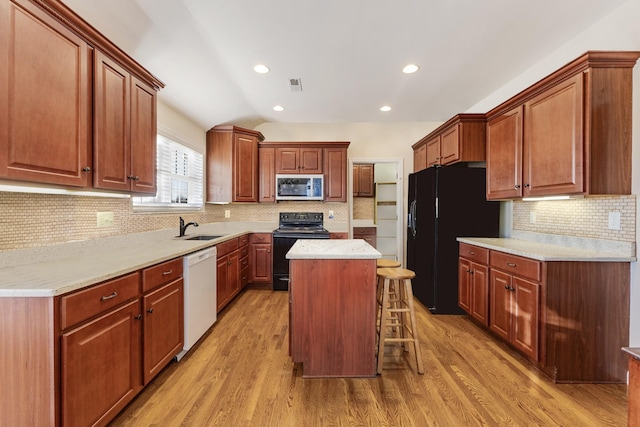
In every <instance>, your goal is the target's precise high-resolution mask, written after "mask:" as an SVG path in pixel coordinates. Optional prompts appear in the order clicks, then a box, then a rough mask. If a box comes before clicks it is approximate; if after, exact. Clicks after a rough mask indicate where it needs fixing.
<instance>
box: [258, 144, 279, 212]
mask: <svg viewBox="0 0 640 427" xmlns="http://www.w3.org/2000/svg"><path fill="white" fill-rule="evenodd" d="M258 171H259V176H260V182H259V185H260V189H259V192H258V194H259V199H258V201H259V202H275V201H276V149H275V148H272V147H259V148H258Z"/></svg>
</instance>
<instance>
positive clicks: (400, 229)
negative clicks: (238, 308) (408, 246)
mask: <svg viewBox="0 0 640 427" xmlns="http://www.w3.org/2000/svg"><path fill="white" fill-rule="evenodd" d="M354 163H355V164H358V163H374V164H376V163H395V165H396V213H397V216H398V219H397V221H396V235H397V236H398V238H397V239H396V245H397V247H396V253H397V256H398V260H399V261H400V262H402V263H404V262H405V253H404V250H405V241H404V239H405V236H404V220H403V219H404V203H405V202H404V178H403V177H404V169H403V159H402V158H377V157H353V158H351V157H350V158H349V164H348V168H347V202H348V205H349V222H348V228H349V238H350V239H352V238H353V227H352V226H351V221H352V220H353V165H354Z"/></svg>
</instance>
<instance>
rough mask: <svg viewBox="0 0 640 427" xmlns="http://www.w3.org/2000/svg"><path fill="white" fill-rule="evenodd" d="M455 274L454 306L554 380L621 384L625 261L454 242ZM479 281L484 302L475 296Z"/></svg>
mask: <svg viewBox="0 0 640 427" xmlns="http://www.w3.org/2000/svg"><path fill="white" fill-rule="evenodd" d="M483 253H486V254H487V255H486V256H485V255H483ZM484 259H486V261H483V260H484ZM485 268H488V283H487V281H486V280H485V279H484V278H482V276H484V277H487V273H486V272H485V270H484V269H485ZM459 272H460V276H459V280H460V282H459V284H458V285H459V305H460V307H462V308H463V309H464V310H465V311H467V313H469V315H471V316H472V317H474V318H475V319H478V320H479V321H480V322H481V323H483V324H485V325H486V326H488V329H489V330H490V331H491V332H492V333H493V334H495V336H497V337H499V338H500V339H502V340H504V341H505V342H507V343H509V345H511V346H512V347H513V348H515V349H517V350H518V351H519V352H520V353H522V354H523V355H525V356H527V357H528V358H529V359H530V360H532V361H533V362H535V363H537V364H538V366H539V368H540V369H541V370H542V371H543V372H544V373H545V374H547V375H548V376H549V377H550V378H551V379H552V380H553V381H555V382H558V383H625V382H626V380H627V378H626V375H627V364H626V359H625V357H624V355H623V354H622V352H621V351H620V349H621V348H622V347H625V346H627V345H628V342H629V283H630V263H629V262H587V261H538V260H535V259H531V258H525V257H521V256H516V255H511V254H507V253H505V252H502V251H498V250H488V249H485V248H481V247H477V246H474V245H468V244H464V243H461V244H460V258H459ZM471 272H473V273H471ZM485 283H487V285H485ZM485 286H488V293H487V294H486V295H487V296H488V303H487V304H486V305H485V304H484V302H483V300H482V297H479V298H477V299H474V298H475V296H477V295H480V294H481V295H485V291H484V287H485ZM474 292H475V293H474ZM484 307H487V309H486V310H488V312H487V314H488V323H485V321H483V320H481V318H482V317H483V316H482V312H483V310H485V309H484Z"/></svg>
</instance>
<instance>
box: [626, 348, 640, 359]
mask: <svg viewBox="0 0 640 427" xmlns="http://www.w3.org/2000/svg"><path fill="white" fill-rule="evenodd" d="M622 351H624V352H625V353H627V354H628V355H629V356H631V357H633V358H634V359H637V360H640V348H638V347H622Z"/></svg>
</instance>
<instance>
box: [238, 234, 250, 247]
mask: <svg viewBox="0 0 640 427" xmlns="http://www.w3.org/2000/svg"><path fill="white" fill-rule="evenodd" d="M248 244H249V235H248V234H244V235H242V236H240V237H238V246H246V245H248Z"/></svg>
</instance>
